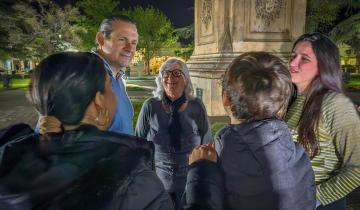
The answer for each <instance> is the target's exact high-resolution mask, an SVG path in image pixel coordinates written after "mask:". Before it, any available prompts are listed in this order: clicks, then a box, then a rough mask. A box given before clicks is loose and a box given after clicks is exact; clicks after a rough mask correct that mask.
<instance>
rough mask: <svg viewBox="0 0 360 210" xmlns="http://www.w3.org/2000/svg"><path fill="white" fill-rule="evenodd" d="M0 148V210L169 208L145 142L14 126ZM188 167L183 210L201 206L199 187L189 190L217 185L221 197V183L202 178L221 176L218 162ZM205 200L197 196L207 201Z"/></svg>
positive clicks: (84, 130)
mask: <svg viewBox="0 0 360 210" xmlns="http://www.w3.org/2000/svg"><path fill="white" fill-rule="evenodd" d="M0 145H1V147H0V209H7V210H17V209H21V210H27V209H56V210H62V209H63V210H72V209H76V210H80V209H86V210H92V209H99V210H100V209H101V210H107V209H114V210H115V209H116V210H118V209H129V210H130V209H131V210H140V209H149V210H155V209H156V210H157V209H159V210H172V209H173V204H172V201H171V199H170V197H169V195H168V194H167V193H166V191H165V190H164V186H163V185H162V183H161V181H160V180H159V178H158V177H157V176H156V174H155V172H154V171H153V168H152V167H153V155H154V154H153V153H154V146H153V144H152V142H148V141H146V140H144V139H141V138H136V137H133V136H130V135H125V134H117V133H113V132H107V131H100V130H98V129H97V128H96V127H94V126H91V125H83V126H81V127H79V128H78V129H77V130H74V131H67V132H64V133H61V134H50V135H47V136H41V135H38V134H35V133H34V132H33V131H32V129H31V128H30V127H29V126H27V125H25V124H18V125H14V126H11V127H9V128H6V129H3V130H0ZM201 165H205V166H201ZM198 166H201V167H200V168H199V167H198ZM192 167H193V170H192V172H190V173H189V174H192V175H191V176H192V177H191V178H189V180H192V182H191V183H190V184H189V193H188V194H189V196H190V195H191V196H192V197H189V196H188V197H187V201H188V202H186V203H185V204H184V206H186V209H198V208H196V207H197V206H199V205H200V204H198V203H197V202H196V201H198V200H199V199H197V198H196V196H195V194H194V192H197V190H199V189H198V188H197V189H193V187H192V186H201V187H204V188H207V186H209V184H207V183H218V184H216V185H215V188H216V186H219V187H217V188H216V189H218V190H217V191H216V192H218V194H217V195H219V198H220V197H221V194H222V192H221V180H220V182H219V180H218V181H216V182H214V181H211V180H212V179H213V178H214V177H211V176H204V175H205V174H208V173H207V171H214V172H211V173H218V175H216V174H215V175H216V176H217V177H221V173H219V170H218V169H217V168H216V164H214V163H212V162H210V161H199V162H197V163H196V164H194V165H192ZM204 170H205V171H204ZM202 174H203V175H202ZM198 179H200V180H201V183H199V180H198ZM218 179H219V178H218ZM205 190H206V189H205ZM200 191H204V190H200ZM212 195H213V196H215V195H216V194H214V193H212ZM217 195H216V196H215V197H218V196H217ZM206 196H207V195H202V196H201V198H203V199H205V200H210V199H208V198H207V197H206ZM218 203H219V204H217V205H216V206H221V200H219V201H218ZM201 205H206V203H202V204H201ZM216 206H215V208H208V207H207V206H205V207H204V208H208V209H217V208H216Z"/></svg>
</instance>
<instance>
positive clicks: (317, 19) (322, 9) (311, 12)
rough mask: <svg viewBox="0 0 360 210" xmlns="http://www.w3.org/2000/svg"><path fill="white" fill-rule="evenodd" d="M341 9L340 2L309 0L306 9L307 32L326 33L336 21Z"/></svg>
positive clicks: (336, 0) (334, 0)
mask: <svg viewBox="0 0 360 210" xmlns="http://www.w3.org/2000/svg"><path fill="white" fill-rule="evenodd" d="M339 9H340V3H339V1H338V0H321V1H319V0H308V1H307V9H306V25H305V27H306V28H305V31H306V32H315V31H318V32H322V33H324V32H326V31H328V30H329V28H331V26H332V24H333V22H334V21H335V20H336V17H337V13H338V11H339Z"/></svg>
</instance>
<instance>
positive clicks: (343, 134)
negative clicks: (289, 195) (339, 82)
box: [285, 92, 360, 205]
mask: <svg viewBox="0 0 360 210" xmlns="http://www.w3.org/2000/svg"><path fill="white" fill-rule="evenodd" d="M304 102H305V96H303V95H298V97H297V99H296V100H295V101H294V103H293V104H292V106H291V108H290V110H289V111H288V113H287V116H286V118H285V120H286V122H287V123H288V126H289V129H290V131H291V133H292V135H293V139H294V140H295V141H296V140H297V139H298V132H297V126H298V122H299V118H300V114H301V112H302V109H303V106H304ZM317 138H318V141H319V143H320V152H319V153H318V155H316V156H315V157H314V158H313V159H312V160H311V164H312V167H313V169H314V172H315V182H316V185H317V189H316V190H317V193H316V198H317V200H319V201H320V202H321V203H322V204H323V205H327V204H329V203H332V202H334V201H336V200H338V199H340V198H343V197H345V196H346V195H347V194H349V193H350V192H351V191H352V190H354V189H355V188H357V187H358V186H360V119H359V116H358V114H357V112H356V110H355V108H354V106H353V104H352V102H351V101H350V100H349V99H348V98H347V97H346V96H344V95H343V94H340V93H334V92H332V93H328V94H327V95H325V96H324V99H323V103H322V107H321V118H320V121H319V129H318V133H317Z"/></svg>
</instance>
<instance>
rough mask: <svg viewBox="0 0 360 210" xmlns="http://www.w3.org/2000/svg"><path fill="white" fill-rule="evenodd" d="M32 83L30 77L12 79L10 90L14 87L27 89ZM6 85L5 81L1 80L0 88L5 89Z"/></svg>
mask: <svg viewBox="0 0 360 210" xmlns="http://www.w3.org/2000/svg"><path fill="white" fill-rule="evenodd" d="M29 83H30V79H29V78H26V79H11V81H10V88H9V89H10V90H13V89H24V90H25V89H27V87H28V85H29ZM3 89H4V86H3V82H2V81H1V82H0V90H3Z"/></svg>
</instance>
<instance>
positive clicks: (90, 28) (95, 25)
mask: <svg viewBox="0 0 360 210" xmlns="http://www.w3.org/2000/svg"><path fill="white" fill-rule="evenodd" d="M76 5H77V6H78V7H79V8H80V10H81V12H82V13H83V14H84V15H83V16H82V17H81V18H79V19H78V23H77V24H78V25H79V26H81V27H83V28H85V29H86V31H84V32H83V33H81V34H80V36H81V39H82V40H83V48H84V49H86V50H91V49H92V48H94V47H95V35H96V33H97V32H98V29H99V25H100V23H101V21H102V20H103V19H104V18H105V17H107V16H109V15H114V14H119V13H120V10H118V7H119V1H118V0H102V1H101V2H99V1H97V0H80V1H78V2H77V3H76Z"/></svg>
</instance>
